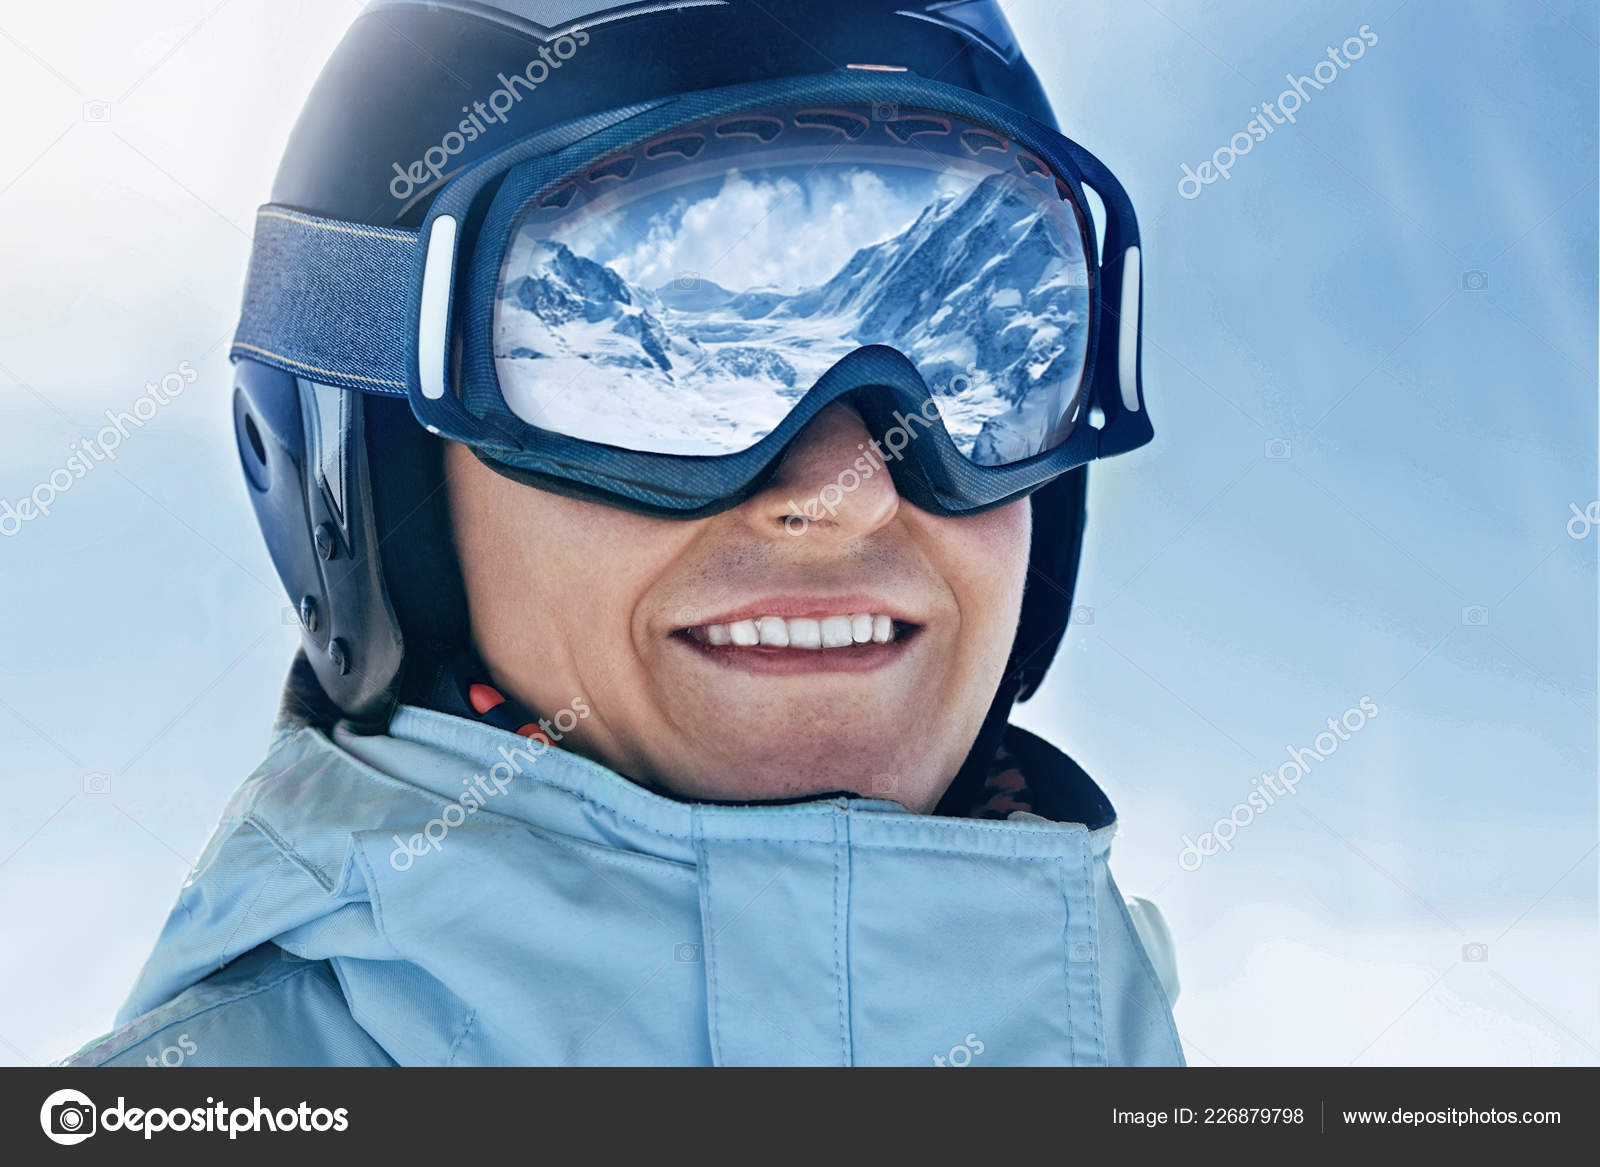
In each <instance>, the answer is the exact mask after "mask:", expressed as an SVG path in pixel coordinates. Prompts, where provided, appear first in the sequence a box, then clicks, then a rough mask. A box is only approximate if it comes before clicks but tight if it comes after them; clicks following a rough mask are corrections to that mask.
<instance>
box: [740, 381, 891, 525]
mask: <svg viewBox="0 0 1600 1167" xmlns="http://www.w3.org/2000/svg"><path fill="white" fill-rule="evenodd" d="M739 509H740V512H741V513H742V514H743V515H744V517H745V519H746V521H748V522H749V523H750V524H751V526H753V527H754V528H755V529H756V530H757V532H758V533H760V534H762V535H765V536H769V537H778V538H787V537H790V536H805V537H806V538H808V539H833V540H837V539H850V538H859V537H860V536H863V535H869V534H871V533H872V532H873V531H876V530H878V529H879V528H880V527H882V526H884V525H885V524H886V523H888V522H889V521H890V520H891V519H893V518H894V516H895V514H896V512H897V511H899V509H900V492H899V491H898V490H896V489H895V485H894V479H893V478H891V477H890V475H889V468H888V467H887V466H886V465H885V464H884V461H883V458H882V457H881V456H880V454H879V452H878V450H877V449H876V448H875V447H874V445H873V442H872V435H871V434H870V433H869V432H868V431H867V427H866V425H865V424H864V423H863V422H862V420H861V415H860V414H858V413H857V412H856V411H855V410H854V409H853V408H851V407H850V406H849V405H847V404H845V403H844V402H842V401H836V402H834V403H833V404H832V405H830V406H828V407H827V408H826V409H824V410H823V411H822V412H821V413H819V414H817V416H816V417H814V418H812V419H811V422H810V424H809V425H807V426H806V428H805V429H803V430H801V431H800V434H799V436H798V437H796V438H795V440H794V443H793V444H792V445H791V446H790V447H789V450H788V453H787V454H785V455H784V459H783V462H782V464H781V465H780V466H779V467H778V471H777V473H776V475H774V477H773V478H772V480H771V481H770V482H768V483H767V485H766V486H765V487H764V488H763V489H762V490H761V491H760V492H758V493H757V494H755V495H753V496H752V497H750V498H749V499H747V500H746V501H745V502H744V503H743V505H742V506H741V507H740V508H739Z"/></svg>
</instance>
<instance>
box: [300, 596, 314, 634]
mask: <svg viewBox="0 0 1600 1167" xmlns="http://www.w3.org/2000/svg"><path fill="white" fill-rule="evenodd" d="M300 623H301V625H302V626H303V627H304V628H305V630H306V631H307V632H315V631H316V630H317V601H316V600H315V599H313V598H312V597H311V596H301V597H300Z"/></svg>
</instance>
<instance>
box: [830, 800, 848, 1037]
mask: <svg viewBox="0 0 1600 1167" xmlns="http://www.w3.org/2000/svg"><path fill="white" fill-rule="evenodd" d="M841 827H842V828H843V830H844V833H845V838H844V839H843V840H840V838H839V831H840V829H841ZM849 845H850V820H849V816H848V815H843V814H841V815H838V816H836V817H835V818H834V822H833V993H834V999H835V1001H836V1003H837V1008H838V1011H839V1052H840V1055H841V1057H842V1058H843V1062H842V1064H843V1065H846V1066H848V1065H849V1064H850V1026H849V1023H848V1022H847V1021H846V1020H845V1007H844V962H843V960H842V959H841V956H840V952H839V911H840V908H839V862H840V860H841V858H842V857H843V855H844V853H845V850H846V848H848V847H849Z"/></svg>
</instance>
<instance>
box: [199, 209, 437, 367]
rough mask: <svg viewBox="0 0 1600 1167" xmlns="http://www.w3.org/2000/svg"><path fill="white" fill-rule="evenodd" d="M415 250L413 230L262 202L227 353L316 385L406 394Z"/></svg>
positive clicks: (412, 329)
mask: <svg viewBox="0 0 1600 1167" xmlns="http://www.w3.org/2000/svg"><path fill="white" fill-rule="evenodd" d="M417 251H418V234H417V232H415V231H408V230H406V229H404V228H400V227H371V226H368V225H366V224H364V223H350V222H345V221H343V220H339V219H326V218H321V217H319V216H316V215H308V214H306V213H305V212H303V211H297V210H295V209H293V208H291V207H285V206H279V205H276V204H272V203H268V204H267V205H266V206H264V207H262V208H261V209H260V210H259V211H258V212H257V213H256V233H255V245H254V247H253V249H252V251H251V255H250V268H249V272H248V274H247V275H246V276H245V288H244V306H243V309H242V310H241V313H240V319H239V328H238V331H237V332H236V333H235V334H234V338H233V347H232V349H231V350H230V356H231V357H232V358H233V359H234V360H239V359H241V358H248V359H250V360H255V361H260V362H262V363H263V364H268V365H272V366H274V367H276V368H279V369H282V370H283V371H285V372H287V373H290V374H293V375H294V376H297V377H306V378H309V379H313V380H316V381H317V382H319V383H320V384H324V385H335V386H338V387H339V388H342V389H355V390H359V391H361V392H364V393H387V394H393V395H396V396H405V393H406V385H407V370H406V361H407V354H408V353H409V352H410V351H411V348H412V337H413V335H414V334H415V332H416V328H417V321H416V319H415V312H416V301H415V296H414V293H413V291H412V283H413V278H414V273H415V270H416V259H417Z"/></svg>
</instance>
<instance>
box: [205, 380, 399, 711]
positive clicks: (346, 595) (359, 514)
mask: <svg viewBox="0 0 1600 1167" xmlns="http://www.w3.org/2000/svg"><path fill="white" fill-rule="evenodd" d="M233 420H234V436H235V440H236V442H237V445H238V451H239V460H240V463H241V464H242V466H243V469H244V475H245V482H246V486H247V490H248V493H249V497H250V504H251V506H252V507H253V508H254V509H255V513H256V520H257V522H258V523H259V524H260V527H261V532H262V535H263V536H264V538H265V540H266V543H267V550H268V551H269V552H270V554H271V556H272V561H273V565H274V566H275V567H276V568H277V572H278V578H279V579H280V580H282V582H283V586H284V590H285V592H286V593H287V594H288V597H289V600H290V602H291V604H292V605H293V608H292V610H293V611H294V612H295V613H296V616H297V618H298V620H299V623H300V636H301V646H302V649H303V652H304V654H305V656H306V658H307V660H308V661H309V662H310V665H311V669H312V671H313V672H314V673H315V675H316V678H317V681H318V683H319V684H320V685H321V687H322V689H323V691H324V693H325V694H326V695H327V697H328V698H329V699H330V700H331V701H332V702H333V703H334V704H335V705H336V706H338V707H339V708H340V709H342V710H343V711H344V712H345V714H346V715H347V716H348V717H349V718H350V719H351V721H352V722H353V723H354V724H355V725H357V726H368V727H377V726H382V725H386V724H387V723H388V718H389V713H390V711H391V709H392V707H393V702H394V695H395V686H396V683H397V679H398V676H399V672H400V661H401V655H402V645H401V641H400V633H399V629H398V627H397V626H396V624H395V621H394V614H393V612H392V611H391V610H390V608H389V604H388V601H387V599H386V598H385V592H384V582H383V577H382V572H381V571H380V565H379V561H378V558H377V555H376V546H377V542H378V538H379V536H378V533H377V526H376V522H375V519H374V515H373V508H372V502H371V498H370V495H369V492H368V490H367V488H366V477H365V475H366V467H365V463H366V459H365V457H364V456H361V455H360V452H361V450H362V445H361V443H362V441H363V433H364V425H363V419H362V410H361V398H360V395H359V394H344V393H342V392H341V391H340V390H336V389H329V388H327V387H326V386H320V385H314V384H312V383H311V382H309V381H305V380H303V379H300V378H297V377H294V376H291V375H290V374H287V373H284V372H282V371H280V370H278V369H275V368H272V367H270V366H268V365H264V364H261V363H260V362H257V361H252V360H240V361H239V362H237V364H236V366H235V371H234V391H233ZM308 715H309V711H308Z"/></svg>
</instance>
